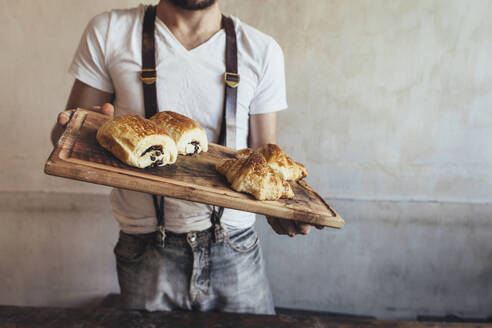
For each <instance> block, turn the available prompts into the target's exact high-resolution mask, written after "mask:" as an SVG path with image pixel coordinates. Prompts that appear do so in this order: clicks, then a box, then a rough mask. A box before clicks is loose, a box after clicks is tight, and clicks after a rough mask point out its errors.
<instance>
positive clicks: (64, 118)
mask: <svg viewBox="0 0 492 328" xmlns="http://www.w3.org/2000/svg"><path fill="white" fill-rule="evenodd" d="M87 109H88V110H92V111H95V112H98V113H101V114H103V115H106V116H109V117H111V118H112V117H113V115H114V106H113V105H112V104H110V103H105V104H103V105H102V106H93V107H90V108H87ZM74 112H75V109H67V110H64V111H63V112H61V113H59V114H58V118H57V120H56V124H55V126H54V127H53V130H51V143H52V144H53V146H56V143H57V142H58V139H60V136H61V135H62V134H63V131H64V130H65V127H66V126H67V124H68V122H70V119H71V118H72V115H73V113H74Z"/></svg>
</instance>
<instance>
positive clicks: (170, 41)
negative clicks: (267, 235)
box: [58, 0, 311, 314]
mask: <svg viewBox="0 0 492 328" xmlns="http://www.w3.org/2000/svg"><path fill="white" fill-rule="evenodd" d="M145 12H146V7H145V6H140V7H138V8H133V9H128V10H114V11H111V12H108V13H104V14H102V15H99V16H96V17H95V18H94V19H93V20H92V21H91V22H90V23H89V25H88V27H87V29H86V31H85V33H84V35H83V37H82V40H81V42H80V45H79V48H78V51H77V53H76V55H75V58H74V61H73V63H72V66H71V68H70V72H71V73H72V74H73V75H74V77H75V82H74V85H73V88H72V91H71V93H70V96H69V99H68V103H67V107H66V108H67V109H71V108H77V107H82V108H90V107H92V106H100V107H98V108H97V109H96V110H98V111H100V112H101V113H103V114H105V115H108V116H113V114H115V111H116V115H123V114H128V113H137V114H140V115H142V116H144V107H146V104H144V99H143V98H144V97H143V91H142V84H141V81H140V80H139V74H140V71H141V69H142V61H141V54H142V47H141V44H142V25H143V20H144V16H145ZM155 15H156V21H155V32H154V33H155V34H154V35H155V43H156V46H155V47H156V50H155V53H156V60H155V61H156V70H157V84H156V88H157V90H156V93H157V100H158V101H157V102H158V108H159V109H160V110H166V109H171V110H174V111H177V112H180V113H182V114H184V115H186V116H188V117H191V118H193V119H195V120H196V121H197V122H198V123H199V124H200V125H201V126H202V127H203V128H204V129H205V131H206V132H207V135H208V138H209V140H210V141H213V142H217V140H218V139H219V134H220V128H221V124H222V111H223V103H224V92H225V91H224V82H223V80H222V79H221V77H222V76H223V74H224V71H225V67H224V65H225V64H224V61H225V58H224V56H225V55H224V54H225V43H226V41H225V40H226V35H225V32H224V29H223V28H222V24H223V18H222V14H221V12H220V9H219V5H218V3H217V2H216V0H161V1H160V3H159V4H158V6H157V8H156V11H155ZM233 22H234V31H235V34H236V36H237V57H238V70H239V74H240V78H241V81H240V86H239V88H238V95H237V107H236V116H237V120H236V126H235V129H236V131H235V135H236V138H235V139H236V140H235V143H236V144H235V146H236V147H237V148H238V149H240V148H245V147H246V146H249V147H252V148H258V147H261V146H263V145H264V144H267V143H276V121H277V120H276V118H277V116H276V112H277V111H279V110H282V109H285V108H286V107H287V104H286V97H285V74H284V67H283V66H284V62H283V54H282V51H281V49H280V47H279V46H278V44H277V43H276V42H275V41H274V40H273V39H272V38H270V37H268V36H266V35H265V34H263V33H261V32H259V31H257V30H255V29H254V28H252V27H250V26H248V25H246V24H244V23H242V22H241V21H239V19H237V18H233ZM111 103H112V104H111ZM113 105H114V106H113ZM70 113H71V111H70V110H67V111H64V112H62V113H60V114H59V116H58V124H59V125H60V126H65V125H66V124H67V122H68V120H69V119H70ZM110 198H111V203H112V207H113V214H114V217H115V218H116V220H117V221H118V223H119V225H120V228H121V233H120V239H119V241H118V244H117V245H116V247H115V254H116V258H117V266H118V279H119V283H120V287H121V293H122V299H123V303H124V305H125V306H126V307H129V308H139V309H147V310H150V311H152V310H173V309H188V310H192V309H193V310H201V311H209V310H218V311H229V312H250V313H265V314H273V313H274V307H273V302H272V298H271V294H270V290H269V286H268V282H267V280H266V276H265V270H264V264H263V259H262V253H261V250H260V248H259V246H258V239H257V236H256V233H255V232H254V230H253V228H252V225H253V223H254V214H252V213H246V212H240V211H235V210H231V209H225V210H224V211H223V215H222V218H221V219H220V220H219V228H218V229H219V230H220V234H217V231H215V228H214V225H213V224H211V219H210V218H211V217H212V216H213V214H212V215H211V213H215V208H213V207H212V206H209V205H205V204H198V203H193V202H188V201H183V200H177V199H171V198H166V199H165V202H164V205H163V215H164V218H165V223H164V225H165V230H166V239H165V245H164V247H157V246H156V245H155V242H154V240H155V238H154V235H155V233H156V229H157V220H156V217H157V216H158V214H157V209H156V207H154V206H153V203H152V197H151V196H150V195H148V194H145V193H139V192H133V191H128V190H119V189H114V190H113V191H112V192H111V197H110ZM154 205H155V203H154ZM154 210H155V211H154ZM267 219H268V222H269V224H270V225H271V227H272V228H273V230H274V231H276V232H277V233H279V234H286V235H289V236H291V237H293V236H295V235H296V234H307V233H309V231H310V229H311V226H310V225H308V224H301V223H296V222H294V221H291V220H283V219H279V218H272V217H268V218H267ZM222 233H223V235H224V236H225V237H224V239H223V240H222V239H221V238H218V239H217V238H215V236H222Z"/></svg>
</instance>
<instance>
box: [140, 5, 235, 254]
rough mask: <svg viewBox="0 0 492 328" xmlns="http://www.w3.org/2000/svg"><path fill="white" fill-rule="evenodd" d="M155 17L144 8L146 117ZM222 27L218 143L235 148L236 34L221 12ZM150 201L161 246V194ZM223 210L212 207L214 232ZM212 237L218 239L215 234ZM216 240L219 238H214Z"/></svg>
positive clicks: (151, 92) (152, 86)
mask: <svg viewBox="0 0 492 328" xmlns="http://www.w3.org/2000/svg"><path fill="white" fill-rule="evenodd" d="M155 18H156V7H155V6H148V7H147V9H146V10H145V15H144V22H143V30H142V71H141V72H140V80H141V81H142V86H143V93H144V105H145V117H146V118H150V117H152V116H153V115H155V114H156V113H157V111H158V109H157V90H156V83H157V71H156V69H155V66H156V65H155V36H154V33H155ZM222 26H223V28H224V30H225V33H226V51H225V61H226V63H225V64H226V72H225V74H224V89H225V92H224V108H223V110H222V123H221V128H220V135H219V143H220V144H222V145H225V146H227V147H230V148H236V109H237V90H238V89H237V87H238V85H239V83H240V76H239V73H238V63H237V37H236V31H235V28H234V22H233V21H232V19H231V18H230V17H227V16H224V15H222ZM152 199H153V202H154V209H155V216H156V218H157V224H158V227H159V230H160V232H161V237H162V240H161V241H160V244H161V246H162V247H163V246H164V239H165V237H166V234H165V231H164V219H165V218H164V197H162V196H157V195H152ZM223 212H224V208H223V207H219V208H218V210H217V209H216V207H215V206H213V210H212V215H211V216H210V221H211V223H212V228H213V229H214V231H215V234H214V235H217V234H218V233H219V231H218V229H219V230H220V227H221V225H220V219H221V217H222V213H223ZM216 238H220V237H219V236H218V235H217V236H216ZM217 241H219V240H217Z"/></svg>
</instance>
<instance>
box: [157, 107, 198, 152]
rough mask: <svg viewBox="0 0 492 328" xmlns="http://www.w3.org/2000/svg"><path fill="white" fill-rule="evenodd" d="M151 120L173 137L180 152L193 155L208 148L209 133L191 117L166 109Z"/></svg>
mask: <svg viewBox="0 0 492 328" xmlns="http://www.w3.org/2000/svg"><path fill="white" fill-rule="evenodd" d="M150 120H151V121H152V122H154V123H155V124H157V125H158V126H159V127H161V128H162V129H164V131H166V133H167V134H169V136H170V137H171V138H173V140H174V141H175V142H176V147H177V149H178V154H181V155H193V154H199V153H200V152H202V151H203V152H206V151H207V150H208V140H207V134H206V133H205V131H204V130H203V129H202V127H201V126H200V125H199V124H198V123H197V122H195V121H194V120H192V119H191V118H189V117H186V116H184V115H181V114H178V113H176V112H172V111H164V112H160V113H157V114H155V115H154V116H152V117H151V118H150Z"/></svg>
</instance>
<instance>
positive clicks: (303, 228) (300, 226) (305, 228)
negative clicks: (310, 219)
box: [293, 221, 313, 235]
mask: <svg viewBox="0 0 492 328" xmlns="http://www.w3.org/2000/svg"><path fill="white" fill-rule="evenodd" d="M293 222H294V224H295V226H296V228H297V233H299V234H301V235H307V234H308V233H309V232H310V231H311V228H312V227H313V226H312V225H311V224H309V223H302V222H298V221H293Z"/></svg>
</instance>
